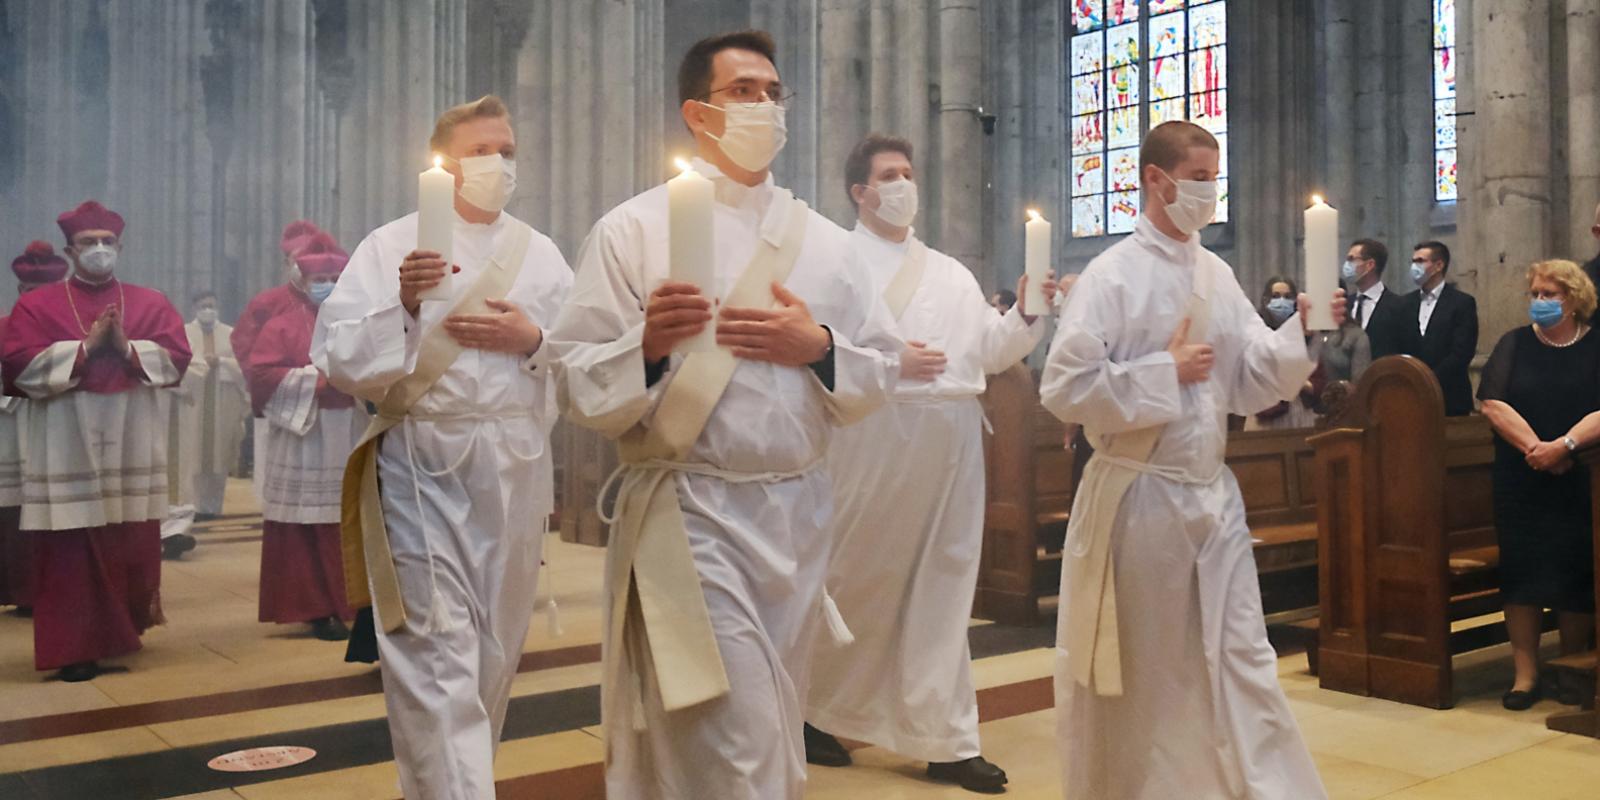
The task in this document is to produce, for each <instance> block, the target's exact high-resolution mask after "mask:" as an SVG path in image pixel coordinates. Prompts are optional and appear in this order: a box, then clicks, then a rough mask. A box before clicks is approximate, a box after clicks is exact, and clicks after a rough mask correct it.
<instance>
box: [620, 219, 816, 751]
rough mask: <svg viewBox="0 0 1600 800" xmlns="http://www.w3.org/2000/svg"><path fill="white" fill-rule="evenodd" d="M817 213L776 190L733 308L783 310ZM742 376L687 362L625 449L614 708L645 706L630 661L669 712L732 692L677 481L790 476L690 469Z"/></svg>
mask: <svg viewBox="0 0 1600 800" xmlns="http://www.w3.org/2000/svg"><path fill="white" fill-rule="evenodd" d="M810 213H811V212H810V209H809V208H808V207H807V206H806V204H805V203H804V202H803V201H801V200H799V199H796V198H795V197H794V196H793V195H792V194H790V193H789V192H788V191H787V190H785V189H781V188H780V189H777V190H776V193H775V196H774V197H773V201H772V206H771V207H770V208H769V209H768V212H767V216H766V218H765V219H764V220H763V223H762V226H761V238H760V241H759V242H758V243H757V245H756V252H755V253H754V255H752V256H751V259H750V263H749V264H748V266H746V267H745V270H744V273H743V274H741V275H740V276H739V279H738V281H737V282H736V283H735V284H734V286H733V289H732V290H731V291H729V292H728V295H727V297H726V298H724V303H725V304H726V305H729V306H733V307H742V308H770V307H773V306H774V305H775V304H776V301H775V300H774V299H773V296H772V284H773V283H783V282H785V281H786V280H787V279H788V277H789V273H790V272H791V271H792V270H793V268H794V264H795V260H796V259H797V258H798V257H799V255H800V248H801V245H802V243H803V242H804V240H805V232H806V221H807V219H808V218H809V216H810ZM707 257H710V254H707ZM737 367H738V360H737V359H736V358H734V356H733V353H732V352H731V351H729V350H728V349H727V348H721V349H718V350H716V351H714V352H707V353H690V354H689V355H687V356H685V357H684V359H683V361H682V363H680V364H679V365H678V367H677V369H676V370H674V372H673V374H672V375H670V376H668V380H669V381H670V382H669V383H668V384H667V386H666V389H665V391H664V393H663V395H662V398H661V402H660V403H659V404H658V405H657V407H656V411H655V415H654V417H653V419H652V420H651V423H650V426H649V427H645V426H643V425H635V426H634V427H633V428H632V429H630V430H629V431H628V432H627V433H625V434H623V435H622V437H621V439H620V440H619V441H618V443H617V449H618V452H619V454H620V456H621V460H622V463H623V466H622V467H620V468H619V473H620V474H621V475H622V485H621V488H620V490H619V491H618V494H617V500H616V518H615V524H614V525H613V527H612V537H613V538H612V541H611V549H610V551H609V552H608V554H607V557H608V558H607V560H608V565H607V578H608V581H607V586H609V587H610V592H611V605H610V608H611V615H610V626H609V629H608V631H607V632H606V637H607V639H606V651H605V652H606V653H607V655H606V659H605V682H604V684H603V685H604V686H605V687H606V691H607V692H619V691H620V692H623V693H625V695H626V698H625V699H624V697H622V696H614V697H610V698H607V700H606V703H605V705H606V706H607V707H608V708H609V707H613V703H614V702H617V701H624V702H629V703H630V704H632V705H633V706H635V707H638V706H639V703H640V702H641V693H640V692H641V686H640V684H639V683H638V682H629V684H627V685H624V683H623V682H622V678H623V676H622V673H621V669H622V663H623V660H624V659H623V658H622V654H623V653H624V652H626V653H628V658H629V659H638V660H644V661H648V664H643V663H639V664H636V666H635V673H636V675H637V676H638V677H639V679H640V680H645V679H647V676H649V675H654V676H655V680H656V683H657V685H658V688H659V690H660V693H661V700H662V705H663V707H664V708H665V709H666V710H668V711H675V710H678V709H683V708H687V707H690V706H693V705H696V704H699V703H703V702H706V701H708V700H712V699H715V698H717V697H721V696H722V695H724V694H727V692H728V691H729V683H728V676H727V672H726V671H725V670H724V668H723V664H722V654H721V652H720V651H719V650H718V649H717V642H716V637H715V635H714V634H713V632H712V628H711V617H710V614H709V612H708V611H707V610H706V603H705V595H704V593H703V591H702V590H701V587H700V574H699V571H698V570H697V569H696V568H695V564H694V556H693V554H692V553H691V552H690V550H689V539H688V533H687V532H686V530H685V527H684V521H683V511H682V508H681V507H680V506H679V504H678V491H677V482H676V480H675V479H674V477H673V476H674V473H677V472H687V473H691V474H708V475H716V476H718V477H722V478H724V479H726V480H729V481H732V482H755V481H773V480H780V479H782V478H785V477H788V476H780V475H768V474H756V475H751V474H744V473H727V472H724V471H722V470H717V469H715V468H713V467H711V466H710V465H706V464H693V463H684V462H683V461H682V459H683V458H684V457H686V456H687V455H688V453H689V451H690V449H691V448H692V447H693V446H694V443H695V441H696V440H697V439H699V438H700V432H701V430H703V429H704V428H705V424H706V421H707V420H708V419H710V417H711V411H712V409H713V408H715V406H716V405H717V402H718V401H719V400H720V399H721V398H722V393H723V391H724V390H726V389H727V387H728V382H729V381H730V380H731V379H732V378H733V373H734V370H735V369H736V368H737ZM636 626H642V627H636ZM646 667H648V669H646ZM634 717H635V721H636V723H642V717H641V716H640V715H639V714H638V713H635V715H634ZM607 724H610V721H609V720H608V721H607Z"/></svg>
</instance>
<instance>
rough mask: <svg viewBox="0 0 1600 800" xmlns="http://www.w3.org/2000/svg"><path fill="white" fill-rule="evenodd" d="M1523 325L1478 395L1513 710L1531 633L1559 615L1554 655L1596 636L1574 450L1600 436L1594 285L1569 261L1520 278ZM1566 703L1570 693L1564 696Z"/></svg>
mask: <svg viewBox="0 0 1600 800" xmlns="http://www.w3.org/2000/svg"><path fill="white" fill-rule="evenodd" d="M1528 284H1529V285H1528V294H1529V298H1530V304H1529V317H1530V318H1531V319H1532V320H1533V323H1534V324H1532V325H1530V326H1528V327H1524V328H1517V329H1515V330H1513V331H1511V332H1509V333H1507V334H1506V335H1505V336H1503V337H1501V339H1500V342H1499V343H1498V344H1496V345H1495V348H1494V353H1493V354H1492V355H1490V356H1489V362H1488V363H1487V364H1486V365H1485V366H1484V369H1483V382H1482V384H1481V385H1480V387H1479V390H1478V398H1479V399H1480V400H1482V401H1483V413H1484V415H1485V416H1487V417H1488V418H1489V423H1490V424H1491V425H1493V426H1494V431H1495V433H1496V434H1497V435H1496V436H1495V440H1494V447H1495V457H1494V468H1493V474H1494V517H1495V529H1496V531H1497V532H1498V535H1499V540H1500V582H1501V585H1500V591H1501V594H1502V596H1503V597H1504V598H1505V613H1506V628H1507V630H1508V632H1509V633H1510V637H1511V652H1512V658H1513V660H1514V661H1515V663H1516V671H1517V676H1516V681H1515V683H1513V684H1512V686H1511V690H1510V691H1508V692H1506V694H1505V697H1504V698H1503V699H1502V702H1503V703H1504V705H1505V707H1506V708H1509V709H1512V710H1515V711H1521V710H1523V709H1526V708H1528V707H1530V706H1532V705H1533V704H1534V703H1535V702H1537V701H1538V700H1539V697H1540V696H1541V694H1542V691H1543V690H1542V687H1540V685H1539V663H1538V649H1539V632H1540V628H1541V625H1540V621H1541V617H1542V616H1543V613H1544V609H1554V610H1555V611H1557V612H1558V614H1559V618H1560V629H1561V650H1562V652H1563V653H1575V652H1582V651H1584V650H1586V649H1587V648H1588V647H1589V640H1590V638H1592V635H1593V633H1594V534H1593V532H1592V530H1591V517H1590V509H1589V478H1588V475H1587V474H1585V472H1584V470H1583V468H1581V467H1578V466H1576V465H1575V464H1574V462H1573V460H1572V451H1573V450H1576V449H1577V448H1579V447H1582V446H1584V445H1587V444H1589V443H1591V442H1594V441H1596V440H1597V439H1600V335H1592V334H1591V329H1590V327H1589V320H1590V317H1591V316H1592V315H1593V314H1594V311H1595V287H1594V284H1592V283H1590V282H1589V279H1588V277H1586V276H1585V275H1584V274H1583V270H1582V269H1580V268H1579V267H1578V265H1577V264H1574V263H1572V262H1570V261H1542V262H1540V263H1537V264H1534V265H1533V266H1532V267H1531V268H1529V270H1528ZM1562 694H1563V695H1566V694H1570V695H1571V696H1570V697H1568V696H1562V697H1561V699H1562V701H1563V702H1569V701H1570V702H1572V703H1576V702H1577V700H1576V695H1577V692H1576V691H1575V690H1574V691H1572V692H1570V693H1566V692H1563V693H1562Z"/></svg>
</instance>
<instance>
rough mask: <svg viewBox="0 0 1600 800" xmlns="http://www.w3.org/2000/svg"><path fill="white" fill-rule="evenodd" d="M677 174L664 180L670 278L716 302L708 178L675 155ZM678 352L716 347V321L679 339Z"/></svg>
mask: <svg viewBox="0 0 1600 800" xmlns="http://www.w3.org/2000/svg"><path fill="white" fill-rule="evenodd" d="M677 164H678V169H680V170H682V172H680V173H679V174H678V177H676V178H673V179H672V180H670V181H667V220H668V221H667V242H668V244H667V253H668V257H669V258H668V262H667V263H668V264H669V267H670V273H669V274H670V276H671V278H672V280H673V281H675V282H680V283H692V284H694V285H695V286H698V287H699V288H700V293H701V294H703V295H704V296H705V297H706V299H707V300H711V301H712V305H713V308H715V305H716V297H715V295H714V294H713V291H714V290H715V288H716V285H715V284H716V277H717V272H716V257H715V255H716V254H715V253H714V252H713V250H712V244H711V208H712V203H713V202H715V199H714V194H713V191H712V183H711V180H710V179H708V178H706V177H705V176H704V175H701V174H700V173H698V172H695V171H694V168H693V167H691V166H690V165H689V163H688V162H686V161H684V160H683V159H681V158H680V159H677ZM676 349H677V351H678V352H680V353H706V352H711V351H713V350H716V349H717V331H716V322H715V321H713V322H711V323H710V324H707V325H706V327H705V330H702V331H701V332H700V333H698V334H695V335H694V336H691V337H689V338H688V339H685V340H683V341H682V342H680V343H679V344H678V347H677V348H676Z"/></svg>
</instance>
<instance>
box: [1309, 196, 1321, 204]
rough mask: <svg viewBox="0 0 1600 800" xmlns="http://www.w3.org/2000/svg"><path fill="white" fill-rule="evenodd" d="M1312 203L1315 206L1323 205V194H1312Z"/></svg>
mask: <svg viewBox="0 0 1600 800" xmlns="http://www.w3.org/2000/svg"><path fill="white" fill-rule="evenodd" d="M1311 205H1314V206H1320V205H1322V195H1320V194H1314V195H1311Z"/></svg>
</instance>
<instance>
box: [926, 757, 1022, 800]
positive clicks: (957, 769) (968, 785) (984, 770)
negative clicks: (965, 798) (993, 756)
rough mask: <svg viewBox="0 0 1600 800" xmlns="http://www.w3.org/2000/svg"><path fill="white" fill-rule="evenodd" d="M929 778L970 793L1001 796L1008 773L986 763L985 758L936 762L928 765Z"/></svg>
mask: <svg viewBox="0 0 1600 800" xmlns="http://www.w3.org/2000/svg"><path fill="white" fill-rule="evenodd" d="M928 777H929V778H932V779H934V780H936V781H943V782H945V783H954V784H958V785H960V786H961V788H963V789H966V790H967V791H969V792H981V793H983V794H1000V793H1001V792H1004V791H1005V790H1006V771H1005V770H1003V769H1001V768H999V767H997V766H995V765H993V764H990V763H989V762H988V761H985V760H984V759H983V756H973V757H972V758H969V759H966V760H963V761H936V762H934V763H931V764H929V765H928Z"/></svg>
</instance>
